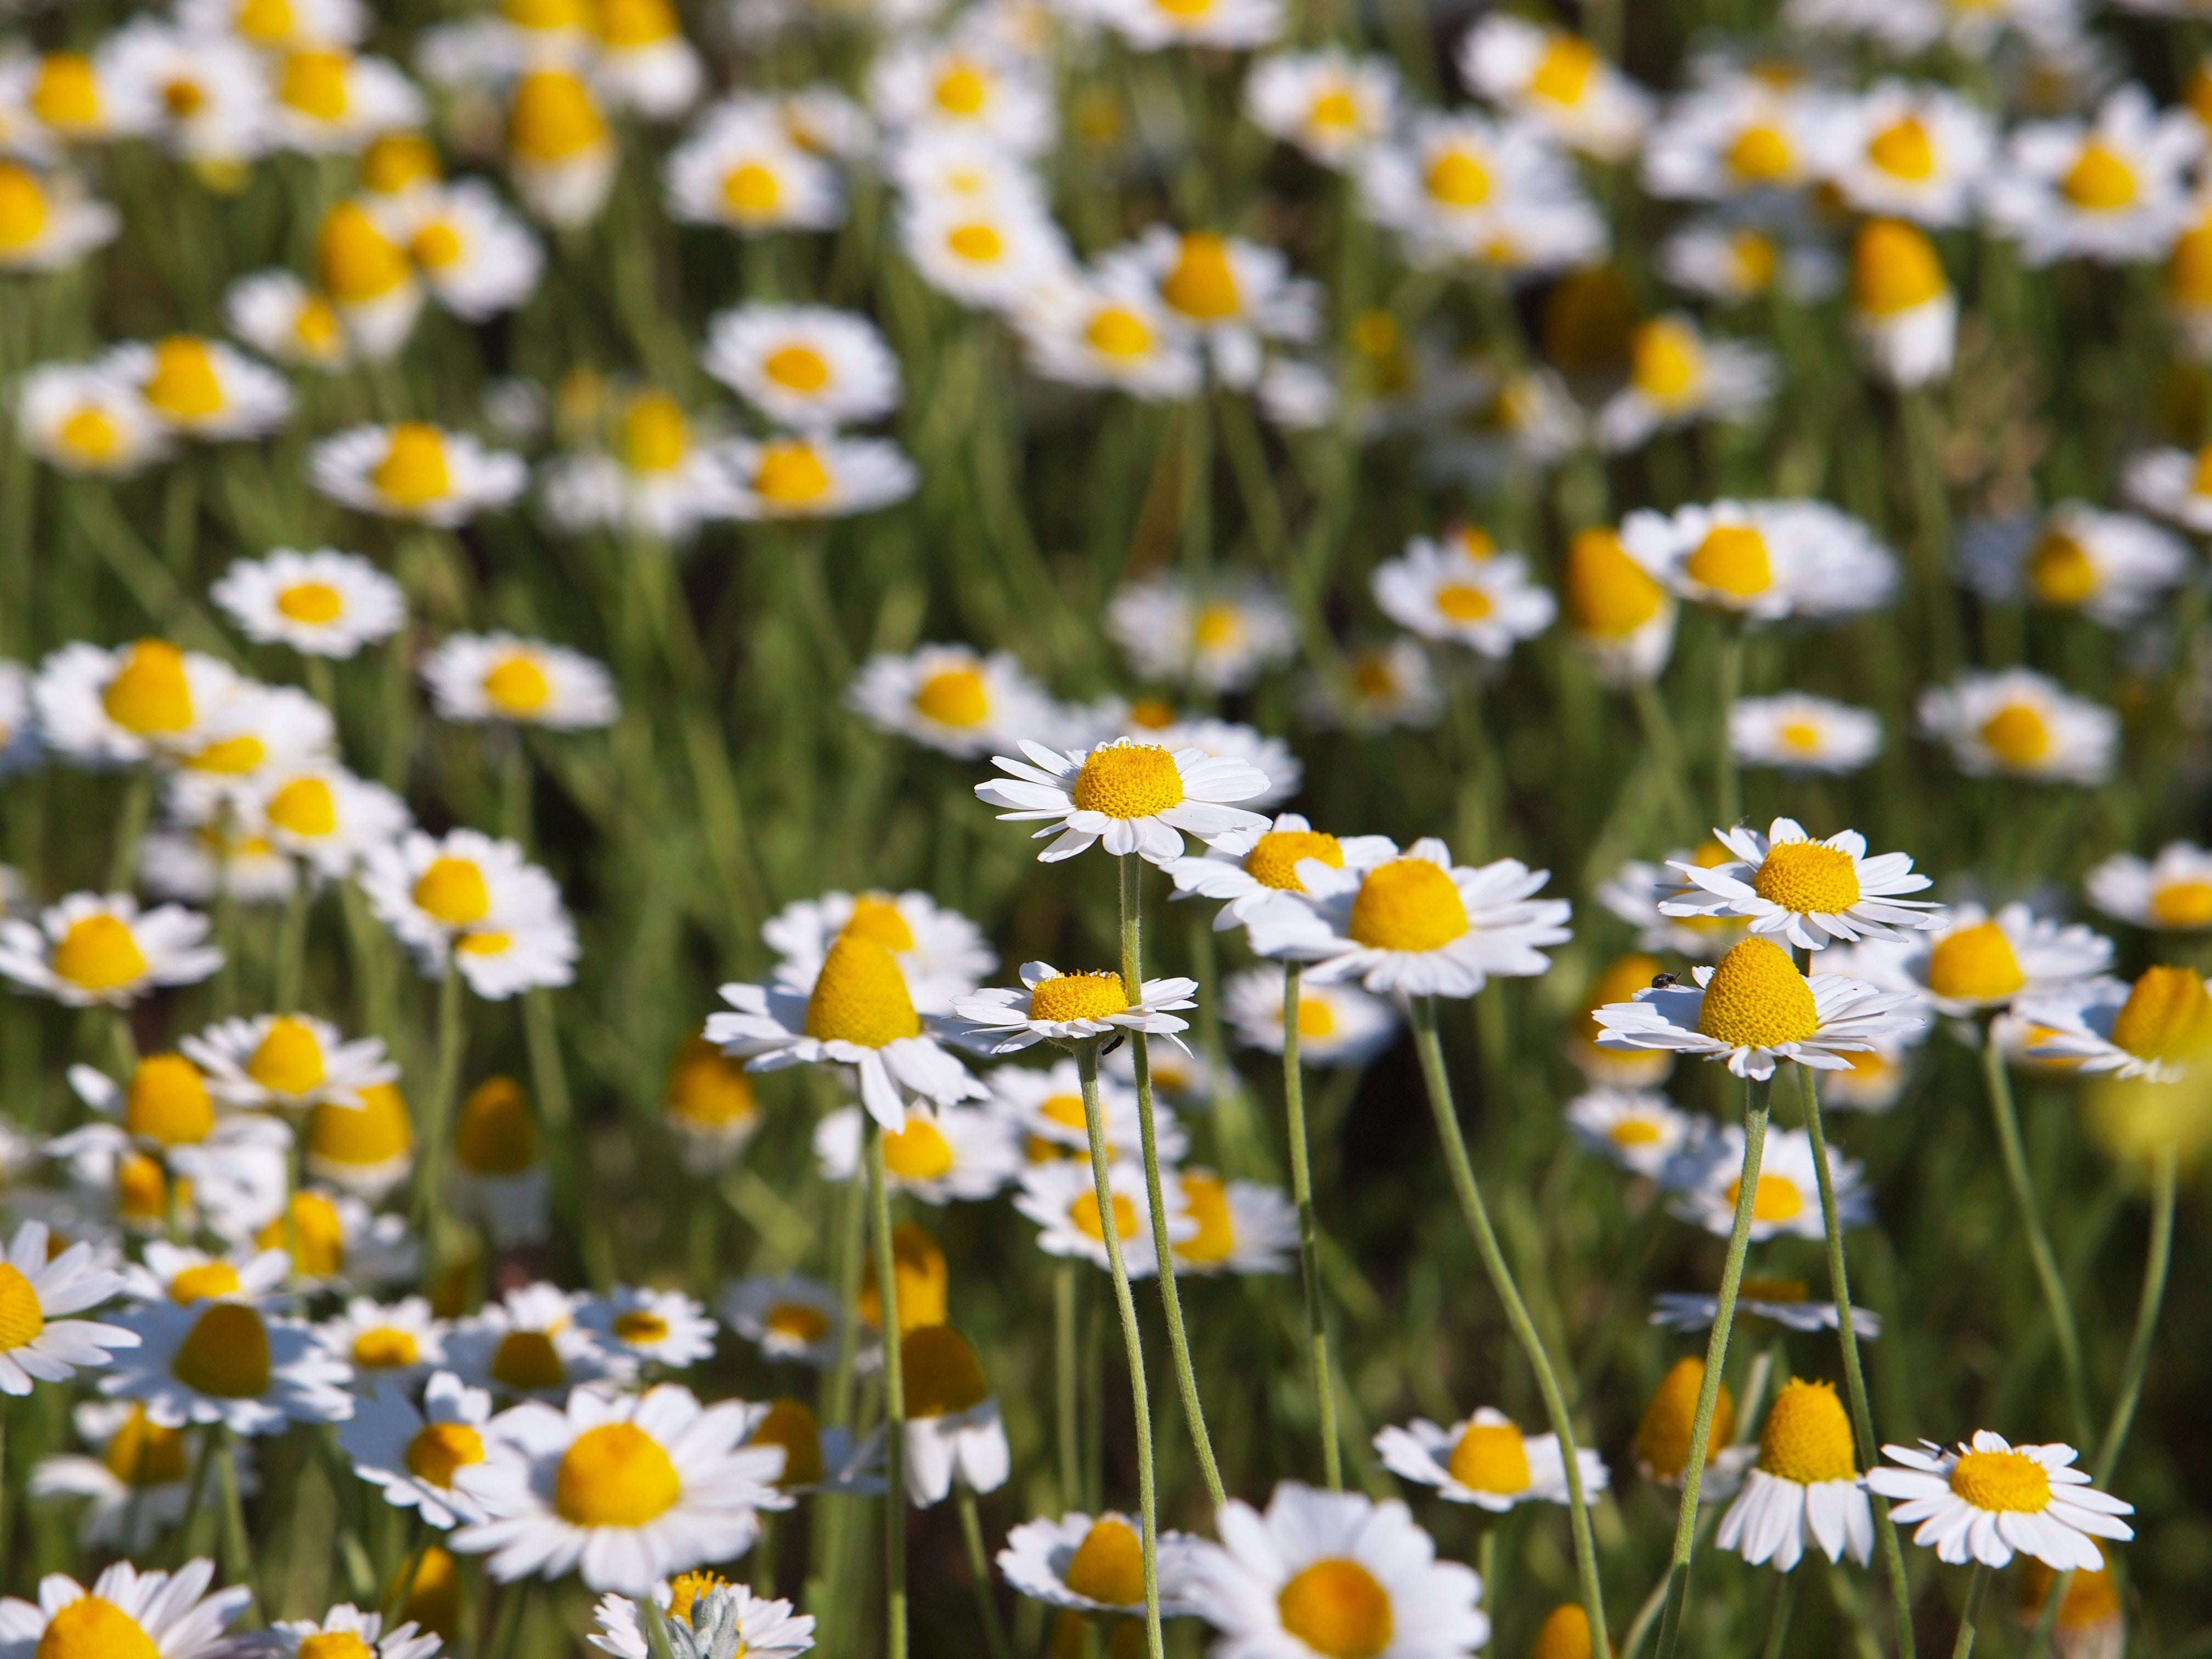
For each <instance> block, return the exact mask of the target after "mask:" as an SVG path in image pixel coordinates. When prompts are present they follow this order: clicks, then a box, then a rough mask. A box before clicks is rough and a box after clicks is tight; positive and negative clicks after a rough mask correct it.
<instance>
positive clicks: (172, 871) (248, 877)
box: [138, 823, 303, 905]
mask: <svg viewBox="0 0 2212 1659" xmlns="http://www.w3.org/2000/svg"><path fill="white" fill-rule="evenodd" d="M301 879H303V878H302V877H301V872H299V870H298V869H297V868H296V867H295V866H294V864H293V861H292V860H290V859H289V858H288V857H287V856H285V854H283V853H281V852H279V851H278V850H277V849H276V847H275V846H274V845H272V844H271V843H270V840H269V838H268V837H267V836H252V835H239V834H236V833H232V834H230V835H224V834H223V833H222V831H221V830H220V829H219V828H218V827H217V826H216V824H214V823H204V824H200V825H197V826H192V827H185V826H181V825H179V824H175V823H156V824H155V825H153V826H152V827H151V828H149V829H148V830H147V832H146V838H145V840H143V842H140V843H139V844H138V881H139V884H140V885H141V886H142V887H143V888H144V889H145V890H146V893H147V896H149V897H151V898H157V899H173V900H175V901H176V902H179V903H183V904H197V905H208V904H211V903H213V902H215V901H216V898H218V897H219V896H222V894H223V893H224V892H226V891H227V892H228V894H229V895H230V896H231V897H232V898H233V899H234V900H235V901H236V902H239V903H240V904H274V903H277V902H280V901H282V900H283V899H285V898H287V897H289V896H290V894H291V891H292V885H293V883H294V882H295V881H298V880H301Z"/></svg>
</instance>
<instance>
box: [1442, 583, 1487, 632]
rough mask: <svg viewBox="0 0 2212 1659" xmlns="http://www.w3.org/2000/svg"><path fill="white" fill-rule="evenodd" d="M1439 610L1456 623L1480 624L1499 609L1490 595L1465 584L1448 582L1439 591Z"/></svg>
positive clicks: (1478, 588)
mask: <svg viewBox="0 0 2212 1659" xmlns="http://www.w3.org/2000/svg"><path fill="white" fill-rule="evenodd" d="M1436 605H1437V610H1438V611H1442V612H1443V614H1444V615H1445V616H1447V617H1450V618H1451V619H1452V620H1453V621H1454V622H1462V623H1465V622H1480V621H1481V620H1482V619H1483V618H1484V617H1487V616H1489V615H1490V613H1491V612H1492V611H1495V610H1496V609H1497V608H1498V607H1497V606H1496V605H1494V604H1493V603H1492V600H1491V598H1490V595H1489V594H1488V593H1487V592H1485V591H1484V590H1483V589H1481V588H1480V587H1472V586H1468V584H1467V583H1465V582H1447V583H1445V584H1444V585H1443V586H1442V587H1439V588H1438V589H1437V596H1436Z"/></svg>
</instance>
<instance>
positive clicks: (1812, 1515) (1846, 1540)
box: [1714, 1376, 1874, 1572]
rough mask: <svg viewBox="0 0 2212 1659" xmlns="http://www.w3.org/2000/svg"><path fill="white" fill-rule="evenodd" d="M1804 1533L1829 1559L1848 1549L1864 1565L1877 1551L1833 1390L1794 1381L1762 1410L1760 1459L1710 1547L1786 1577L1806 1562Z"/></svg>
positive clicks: (1847, 1425) (1846, 1421)
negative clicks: (1809, 1535) (1733, 1552)
mask: <svg viewBox="0 0 2212 1659" xmlns="http://www.w3.org/2000/svg"><path fill="white" fill-rule="evenodd" d="M1808 1532H1809V1533H1811V1534H1812V1536H1813V1541H1814V1544H1815V1545H1817V1546H1818V1547H1819V1548H1820V1552H1821V1553H1823V1554H1825V1555H1826V1557H1827V1558H1828V1559H1829V1560H1831V1561H1840V1560H1841V1559H1843V1557H1844V1552H1845V1551H1846V1550H1848V1551H1849V1552H1850V1557H1851V1559H1853V1560H1854V1561H1857V1563H1858V1564H1859V1565H1861V1566H1864V1565H1866V1564H1867V1562H1868V1560H1869V1558H1870V1557H1871V1556H1872V1555H1873V1553H1874V1506H1873V1505H1872V1504H1870V1503H1869V1501H1868V1499H1867V1494H1866V1487H1865V1485H1864V1483H1863V1481H1861V1480H1860V1479H1859V1469H1858V1457H1857V1452H1856V1449H1855V1446H1854V1443H1853V1441H1852V1438H1851V1419H1850V1417H1849V1416H1848V1415H1847V1414H1846V1413H1845V1412H1844V1405H1843V1401H1840V1400H1838V1399H1837V1398H1836V1385H1835V1384H1834V1383H1804V1382H1800V1381H1799V1380H1798V1379H1797V1378H1796V1377H1794V1376H1793V1377H1791V1378H1790V1381H1789V1382H1788V1383H1784V1385H1783V1388H1782V1392H1781V1393H1779V1394H1778V1395H1776V1396H1775V1397H1774V1404H1773V1405H1772V1406H1771V1407H1768V1408H1767V1413H1766V1424H1765V1427H1764V1428H1762V1429H1761V1430H1760V1431H1759V1461H1758V1462H1756V1463H1754V1464H1753V1465H1752V1467H1751V1468H1750V1469H1749V1470H1748V1471H1747V1472H1746V1474H1745V1475H1744V1482H1743V1490H1742V1491H1741V1492H1738V1493H1737V1494H1736V1498H1735V1502H1734V1503H1733V1504H1729V1508H1728V1513H1727V1514H1725V1515H1723V1516H1722V1517H1721V1528H1720V1531H1719V1533H1718V1534H1716V1535H1715V1538H1714V1542H1715V1543H1716V1544H1717V1545H1718V1546H1719V1547H1721V1548H1722V1549H1724V1550H1733V1551H1735V1553H1737V1554H1739V1555H1741V1556H1742V1557H1743V1559H1745V1560H1746V1561H1747V1562H1749V1563H1750V1564H1751V1565H1753V1566H1754V1567H1759V1566H1765V1565H1767V1564H1768V1563H1769V1562H1771V1563H1773V1565H1774V1570H1775V1571H1777V1572H1788V1571H1790V1570H1791V1569H1792V1568H1794V1567H1795V1566H1796V1565H1797V1563H1798V1560H1799V1559H1800V1558H1801V1557H1802V1556H1803V1554H1804V1553H1805V1535H1806V1534H1807V1533H1808Z"/></svg>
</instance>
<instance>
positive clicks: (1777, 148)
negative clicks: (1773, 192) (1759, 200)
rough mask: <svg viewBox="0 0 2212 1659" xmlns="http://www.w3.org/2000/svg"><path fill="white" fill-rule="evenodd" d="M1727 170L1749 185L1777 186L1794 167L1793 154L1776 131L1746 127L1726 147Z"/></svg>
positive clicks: (1783, 136)
mask: <svg viewBox="0 0 2212 1659" xmlns="http://www.w3.org/2000/svg"><path fill="white" fill-rule="evenodd" d="M1728 164H1729V171H1730V172H1731V173H1735V176H1736V177H1737V178H1738V179H1741V180H1743V182H1744V183H1746V184H1750V185H1771V184H1778V183H1780V182H1781V181H1783V180H1784V179H1787V178H1789V177H1790V173H1792V172H1794V171H1795V170H1796V165H1797V154H1796V150H1795V149H1792V148H1791V147H1790V140H1789V138H1788V137H1787V136H1785V135H1784V133H1783V131H1781V129H1780V128H1778V127H1773V126H1766V125H1760V126H1753V127H1746V128H1745V129H1744V130H1743V131H1741V132H1739V133H1738V134H1736V136H1735V142H1734V143H1731V144H1729V147H1728Z"/></svg>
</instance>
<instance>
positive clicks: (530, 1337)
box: [490, 1331, 568, 1394]
mask: <svg viewBox="0 0 2212 1659" xmlns="http://www.w3.org/2000/svg"><path fill="white" fill-rule="evenodd" d="M490 1370H491V1379H492V1381H493V1382H495V1383H501V1384H503V1385H504V1386H506V1387H507V1388H510V1389H513V1390H514V1391H515V1392H516V1393H517V1394H543V1393H544V1392H545V1391H546V1390H547V1389H557V1388H559V1387H560V1386H561V1385H562V1383H566V1382H567V1381H568V1366H567V1365H565V1364H562V1361H561V1354H560V1351H559V1350H558V1349H556V1347H555V1346H553V1339H552V1337H551V1336H550V1335H549V1334H547V1333H545V1332H544V1331H509V1332H508V1333H507V1334H506V1335H505V1336H502V1337H501V1338H500V1340H499V1346H498V1347H496V1348H495V1349H494V1350H493V1351H492V1356H491V1366H490Z"/></svg>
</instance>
